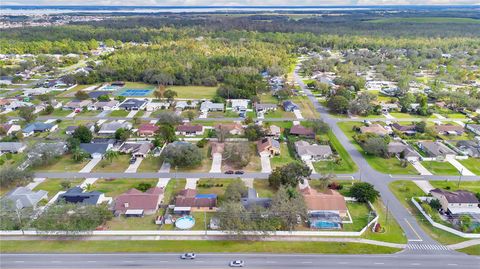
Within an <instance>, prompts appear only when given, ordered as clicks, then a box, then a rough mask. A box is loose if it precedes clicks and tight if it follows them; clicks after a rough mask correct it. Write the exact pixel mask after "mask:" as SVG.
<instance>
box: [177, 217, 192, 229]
mask: <svg viewBox="0 0 480 269" xmlns="http://www.w3.org/2000/svg"><path fill="white" fill-rule="evenodd" d="M194 225H195V219H194V218H193V217H192V216H185V217H181V218H179V219H177V221H175V227H177V228H178V229H181V230H187V229H191V228H192V227H193V226H194Z"/></svg>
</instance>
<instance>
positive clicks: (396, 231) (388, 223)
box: [362, 199, 407, 244]
mask: <svg viewBox="0 0 480 269" xmlns="http://www.w3.org/2000/svg"><path fill="white" fill-rule="evenodd" d="M373 206H374V207H375V211H376V212H377V214H378V223H380V226H381V227H382V228H383V231H382V232H379V233H375V232H372V230H371V229H367V230H366V231H365V233H364V234H363V235H362V237H363V238H367V239H372V240H378V241H385V242H391V243H399V244H405V243H407V237H406V236H405V233H404V232H403V230H402V227H400V225H399V224H398V222H397V221H396V220H395V218H394V217H393V216H392V214H391V212H388V216H387V210H386V207H385V204H383V202H382V201H381V199H377V200H376V201H375V202H374V203H373Z"/></svg>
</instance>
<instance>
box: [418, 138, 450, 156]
mask: <svg viewBox="0 0 480 269" xmlns="http://www.w3.org/2000/svg"><path fill="white" fill-rule="evenodd" d="M417 145H418V147H419V148H420V149H421V150H423V151H424V152H425V153H426V154H427V155H428V157H432V158H436V159H438V160H444V159H445V158H447V157H455V156H456V155H457V153H456V152H455V151H453V150H452V149H450V148H449V147H447V146H446V145H445V144H443V143H441V142H439V141H420V142H418V143H417Z"/></svg>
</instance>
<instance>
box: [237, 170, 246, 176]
mask: <svg viewBox="0 0 480 269" xmlns="http://www.w3.org/2000/svg"><path fill="white" fill-rule="evenodd" d="M243 174H245V172H243V171H242V170H238V171H235V175H243Z"/></svg>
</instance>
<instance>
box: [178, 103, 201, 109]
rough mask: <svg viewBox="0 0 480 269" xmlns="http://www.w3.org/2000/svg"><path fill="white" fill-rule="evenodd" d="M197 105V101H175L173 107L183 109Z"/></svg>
mask: <svg viewBox="0 0 480 269" xmlns="http://www.w3.org/2000/svg"><path fill="white" fill-rule="evenodd" d="M196 107H197V101H177V102H176V103H175V109H178V110H185V109H194V108H196Z"/></svg>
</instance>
